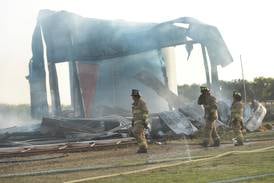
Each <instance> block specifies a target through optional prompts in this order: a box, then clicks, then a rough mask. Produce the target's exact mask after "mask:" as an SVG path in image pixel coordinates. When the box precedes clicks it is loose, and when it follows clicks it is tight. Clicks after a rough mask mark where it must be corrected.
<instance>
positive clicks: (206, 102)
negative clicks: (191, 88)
mask: <svg viewBox="0 0 274 183" xmlns="http://www.w3.org/2000/svg"><path fill="white" fill-rule="evenodd" d="M200 90H201V95H200V96H199V98H198V104H199V105H203V107H204V111H205V114H204V119H205V127H204V139H203V142H202V144H201V145H202V146H204V147H207V146H208V145H209V143H210V142H211V139H213V144H212V146H216V147H217V146H220V137H219V135H218V133H217V129H216V120H217V118H218V113H217V103H216V98H215V97H214V96H212V95H211V93H210V90H209V88H207V87H204V86H202V87H200Z"/></svg>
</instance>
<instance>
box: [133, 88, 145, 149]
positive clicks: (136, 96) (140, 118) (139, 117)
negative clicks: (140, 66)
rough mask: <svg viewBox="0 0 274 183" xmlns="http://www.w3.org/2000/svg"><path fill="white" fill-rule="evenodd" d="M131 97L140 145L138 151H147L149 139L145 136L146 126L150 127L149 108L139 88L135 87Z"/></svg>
mask: <svg viewBox="0 0 274 183" xmlns="http://www.w3.org/2000/svg"><path fill="white" fill-rule="evenodd" d="M131 97H132V100H133V103H132V115H133V118H132V126H133V134H134V137H135V138H136V140H137V143H138V146H139V150H138V151H137V153H147V140H146V137H145V128H146V129H147V128H148V109H147V106H146V103H145V102H144V101H143V100H142V99H141V96H140V93H139V90H136V89H133V90H132V93H131Z"/></svg>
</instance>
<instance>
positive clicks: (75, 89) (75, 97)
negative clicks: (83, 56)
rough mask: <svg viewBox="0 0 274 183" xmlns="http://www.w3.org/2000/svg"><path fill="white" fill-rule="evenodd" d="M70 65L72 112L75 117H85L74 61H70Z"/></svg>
mask: <svg viewBox="0 0 274 183" xmlns="http://www.w3.org/2000/svg"><path fill="white" fill-rule="evenodd" d="M70 65H71V71H70V72H72V73H71V75H72V81H71V84H72V85H71V91H72V93H71V95H72V97H71V98H72V104H73V108H74V113H75V115H76V116H77V117H81V118H83V117H85V110H84V104H83V96H82V92H81V88H80V81H79V75H78V71H77V67H76V63H75V61H70Z"/></svg>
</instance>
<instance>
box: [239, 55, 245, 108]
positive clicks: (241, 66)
mask: <svg viewBox="0 0 274 183" xmlns="http://www.w3.org/2000/svg"><path fill="white" fill-rule="evenodd" d="M240 61H241V69H242V79H243V86H244V100H245V104H246V89H245V78H244V69H243V61H242V55H240Z"/></svg>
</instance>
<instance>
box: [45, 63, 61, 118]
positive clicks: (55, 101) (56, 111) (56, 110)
mask: <svg viewBox="0 0 274 183" xmlns="http://www.w3.org/2000/svg"><path fill="white" fill-rule="evenodd" d="M48 70H49V85H50V94H51V105H52V106H51V107H52V114H53V115H54V116H58V115H60V114H61V102H60V94H59V87H58V76H57V72H56V66H55V63H48Z"/></svg>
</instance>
